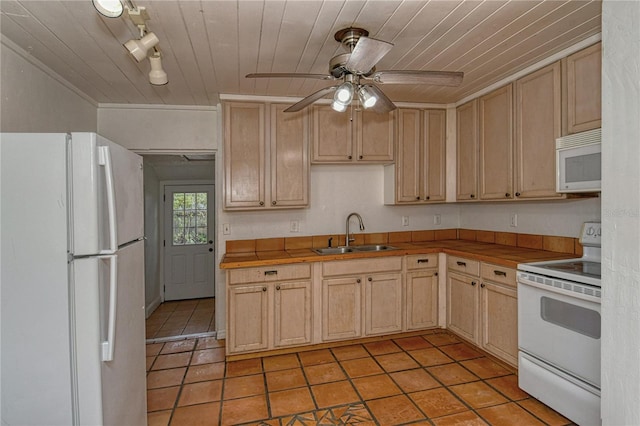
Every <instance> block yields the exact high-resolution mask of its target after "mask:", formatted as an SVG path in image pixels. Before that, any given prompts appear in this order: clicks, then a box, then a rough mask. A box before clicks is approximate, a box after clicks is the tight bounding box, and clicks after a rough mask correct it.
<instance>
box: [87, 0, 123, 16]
mask: <svg viewBox="0 0 640 426" xmlns="http://www.w3.org/2000/svg"><path fill="white" fill-rule="evenodd" d="M93 7H95V8H96V10H97V11H98V12H99V13H100V14H101V15H103V16H106V17H107V18H118V17H119V16H120V15H122V12H123V11H124V7H123V6H122V2H120V0H93Z"/></svg>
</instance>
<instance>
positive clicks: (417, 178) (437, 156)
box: [385, 108, 446, 204]
mask: <svg viewBox="0 0 640 426" xmlns="http://www.w3.org/2000/svg"><path fill="white" fill-rule="evenodd" d="M397 114H398V150H397V153H396V164H395V165H389V166H386V168H385V204H423V203H433V202H443V201H445V196H446V194H445V179H446V171H445V149H446V147H445V144H446V111H445V110H419V109H403V108H401V109H398V112H397Z"/></svg>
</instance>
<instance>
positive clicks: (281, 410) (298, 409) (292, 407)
mask: <svg viewBox="0 0 640 426" xmlns="http://www.w3.org/2000/svg"><path fill="white" fill-rule="evenodd" d="M269 406H270V407H271V415H272V416H274V417H280V416H284V415H287V414H295V413H304V412H305V411H311V410H314V409H315V408H316V406H315V404H314V403H313V399H312V398H311V393H310V392H309V389H308V388H306V387H304V388H296V389H288V390H283V391H278V392H269Z"/></svg>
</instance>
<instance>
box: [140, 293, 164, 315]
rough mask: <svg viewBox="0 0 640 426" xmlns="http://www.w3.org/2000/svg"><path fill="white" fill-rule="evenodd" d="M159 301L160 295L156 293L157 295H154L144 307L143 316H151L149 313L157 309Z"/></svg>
mask: <svg viewBox="0 0 640 426" xmlns="http://www.w3.org/2000/svg"><path fill="white" fill-rule="evenodd" d="M161 303H162V300H161V299H160V296H159V295H158V297H156V298H155V299H154V300H152V301H151V303H149V304H148V305H147V306H146V307H145V309H144V311H145V318H149V317H150V316H151V314H152V313H153V311H155V310H156V309H158V306H160V304H161Z"/></svg>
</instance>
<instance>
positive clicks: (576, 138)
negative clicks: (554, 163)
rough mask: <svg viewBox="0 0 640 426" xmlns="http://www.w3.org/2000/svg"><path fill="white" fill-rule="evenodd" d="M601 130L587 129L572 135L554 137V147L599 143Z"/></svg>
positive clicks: (563, 147) (562, 147)
mask: <svg viewBox="0 0 640 426" xmlns="http://www.w3.org/2000/svg"><path fill="white" fill-rule="evenodd" d="M601 134H602V131H601V129H599V128H598V129H593V130H588V131H586V132H581V133H575V134H573V135H568V136H563V137H561V138H558V139H556V149H565V148H573V147H576V146H584V145H591V144H594V143H600V141H601V140H602V138H601Z"/></svg>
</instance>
